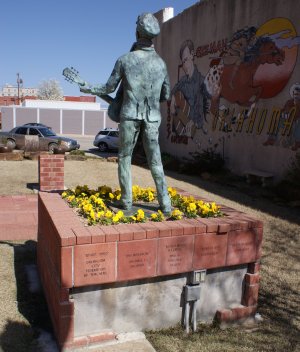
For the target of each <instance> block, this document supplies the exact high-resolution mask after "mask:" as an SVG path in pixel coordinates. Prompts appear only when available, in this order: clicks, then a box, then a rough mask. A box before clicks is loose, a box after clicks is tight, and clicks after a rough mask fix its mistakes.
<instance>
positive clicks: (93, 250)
mask: <svg viewBox="0 0 300 352" xmlns="http://www.w3.org/2000/svg"><path fill="white" fill-rule="evenodd" d="M115 264H116V243H95V244H83V245H80V246H75V247H74V285H75V287H77V286H86V285H93V284H102V283H107V282H114V281H115V280H116V267H115Z"/></svg>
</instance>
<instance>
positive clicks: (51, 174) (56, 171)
mask: <svg viewBox="0 0 300 352" xmlns="http://www.w3.org/2000/svg"><path fill="white" fill-rule="evenodd" d="M64 161H65V160H64V155H61V154H56V155H49V154H41V155H40V156H39V184H40V191H47V192H49V191H57V190H63V189H64Z"/></svg>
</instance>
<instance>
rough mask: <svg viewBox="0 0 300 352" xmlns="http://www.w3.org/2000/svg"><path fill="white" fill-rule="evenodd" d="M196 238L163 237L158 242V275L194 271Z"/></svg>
mask: <svg viewBox="0 0 300 352" xmlns="http://www.w3.org/2000/svg"><path fill="white" fill-rule="evenodd" d="M193 248H194V236H176V237H163V238H160V239H159V240H158V265H157V274H158V275H168V274H175V273H184V272H187V271H191V270H192V255H191V254H192V253H193Z"/></svg>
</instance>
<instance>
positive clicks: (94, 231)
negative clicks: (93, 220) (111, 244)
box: [87, 225, 105, 243]
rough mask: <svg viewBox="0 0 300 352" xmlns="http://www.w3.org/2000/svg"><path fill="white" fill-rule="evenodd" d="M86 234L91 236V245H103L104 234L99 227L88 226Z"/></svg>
mask: <svg viewBox="0 0 300 352" xmlns="http://www.w3.org/2000/svg"><path fill="white" fill-rule="evenodd" d="M87 230H88V232H89V233H90V235H91V241H92V243H103V242H105V233H104V232H103V230H102V229H101V228H100V226H97V225H95V226H89V227H88V228H87Z"/></svg>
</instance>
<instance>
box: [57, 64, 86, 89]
mask: <svg viewBox="0 0 300 352" xmlns="http://www.w3.org/2000/svg"><path fill="white" fill-rule="evenodd" d="M78 73H79V72H78V71H77V70H76V69H75V68H74V67H72V66H71V67H66V68H65V69H64V70H63V73H62V74H63V76H64V77H65V79H66V81H68V82H70V83H77V84H79V85H84V84H85V81H84V80H83V79H82V78H81V77H80V76H79V74H78Z"/></svg>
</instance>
